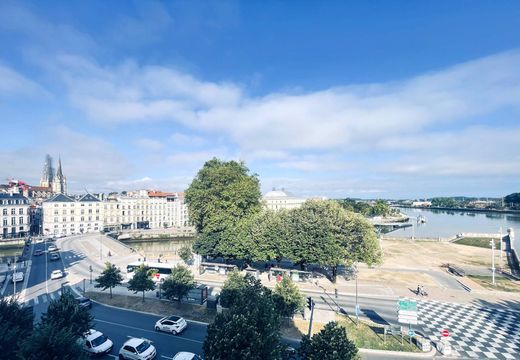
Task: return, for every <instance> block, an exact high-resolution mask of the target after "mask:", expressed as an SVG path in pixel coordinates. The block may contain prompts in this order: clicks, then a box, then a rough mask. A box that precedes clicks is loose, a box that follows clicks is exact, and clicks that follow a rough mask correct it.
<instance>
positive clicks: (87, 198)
mask: <svg viewBox="0 0 520 360" xmlns="http://www.w3.org/2000/svg"><path fill="white" fill-rule="evenodd" d="M78 201H79V202H99V201H100V200H99V199H98V198H97V197H95V196H94V195H92V194H85V195H83V196H82V197H80V198H79V200H78Z"/></svg>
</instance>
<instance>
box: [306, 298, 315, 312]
mask: <svg viewBox="0 0 520 360" xmlns="http://www.w3.org/2000/svg"><path fill="white" fill-rule="evenodd" d="M313 306H314V301H313V300H312V298H311V297H310V296H309V297H308V298H307V307H308V308H309V310H312V307H313Z"/></svg>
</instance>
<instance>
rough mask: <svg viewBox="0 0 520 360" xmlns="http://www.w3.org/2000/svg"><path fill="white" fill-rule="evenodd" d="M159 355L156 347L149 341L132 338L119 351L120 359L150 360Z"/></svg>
mask: <svg viewBox="0 0 520 360" xmlns="http://www.w3.org/2000/svg"><path fill="white" fill-rule="evenodd" d="M156 355H157V351H156V350H155V347H154V346H153V345H152V344H151V342H150V341H149V340H146V339H141V338H131V339H129V340H127V341H126V342H125V343H124V344H123V346H122V347H121V349H120V350H119V359H120V360H123V359H131V360H150V359H153V358H154V357H155V356H156Z"/></svg>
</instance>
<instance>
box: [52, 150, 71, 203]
mask: <svg viewBox="0 0 520 360" xmlns="http://www.w3.org/2000/svg"><path fill="white" fill-rule="evenodd" d="M52 191H53V192H55V193H58V194H66V193H67V178H66V177H65V176H63V171H62V169H61V157H60V158H59V160H58V170H56V175H54V179H53V180H52Z"/></svg>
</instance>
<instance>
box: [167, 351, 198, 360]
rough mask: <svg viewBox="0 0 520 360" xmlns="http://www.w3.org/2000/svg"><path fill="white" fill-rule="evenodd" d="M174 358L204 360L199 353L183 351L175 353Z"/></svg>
mask: <svg viewBox="0 0 520 360" xmlns="http://www.w3.org/2000/svg"><path fill="white" fill-rule="evenodd" d="M172 360H202V358H201V357H200V356H199V355H197V354H194V353H191V352H187V351H181V352H178V353H177V354H175V356H174V357H173V358H172Z"/></svg>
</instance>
